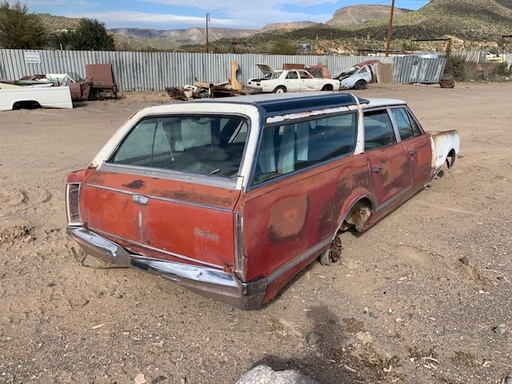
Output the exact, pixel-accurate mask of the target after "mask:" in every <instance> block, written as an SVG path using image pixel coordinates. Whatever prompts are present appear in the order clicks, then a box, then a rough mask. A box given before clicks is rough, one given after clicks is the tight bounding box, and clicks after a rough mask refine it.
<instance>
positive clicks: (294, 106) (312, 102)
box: [255, 93, 361, 116]
mask: <svg viewBox="0 0 512 384" xmlns="http://www.w3.org/2000/svg"><path fill="white" fill-rule="evenodd" d="M359 102H361V101H359ZM255 104H258V105H259V106H260V107H261V108H263V109H264V110H265V114H266V115H267V116H274V115H281V114H282V113H283V112H285V113H286V114H289V113H299V112H306V111H310V110H314V109H324V108H335V107H342V106H349V105H355V104H356V96H354V95H352V94H350V93H335V94H332V93H330V94H327V95H325V96H323V95H322V96H310V97H307V95H304V97H298V98H282V99H272V100H264V101H263V100H262V101H257V102H256V103H255Z"/></svg>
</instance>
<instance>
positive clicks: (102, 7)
mask: <svg viewBox="0 0 512 384" xmlns="http://www.w3.org/2000/svg"><path fill="white" fill-rule="evenodd" d="M9 3H11V4H14V3H15V1H14V0H9ZM21 3H22V4H26V5H27V6H28V10H29V13H49V14H51V15H55V16H66V17H76V18H81V17H86V18H89V19H97V20H99V21H101V22H103V23H105V25H106V27H107V28H121V27H126V28H154V29H184V28H188V27H204V25H205V17H206V14H207V13H208V14H209V16H210V23H209V26H210V27H211V28H249V29H258V28H262V27H264V26H265V25H266V24H269V23H279V22H293V21H314V22H320V23H324V22H326V21H328V20H330V19H331V18H332V16H333V14H334V12H336V10H337V9H339V8H343V7H346V6H349V5H356V4H377V5H391V0H340V1H334V0H317V1H314V0H313V1H312V0H249V1H247V0H245V1H244V0H128V1H126V0H124V1H123V0H103V1H100V0H90V1H87V0H26V1H23V0H22V1H21ZM427 3H428V0H395V7H399V8H407V9H418V8H421V7H423V6H424V5H425V4H427ZM183 4H187V5H186V6H183Z"/></svg>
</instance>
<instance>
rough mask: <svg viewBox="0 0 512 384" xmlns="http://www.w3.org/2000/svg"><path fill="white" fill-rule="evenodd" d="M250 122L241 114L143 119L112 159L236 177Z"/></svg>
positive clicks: (180, 170)
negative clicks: (240, 115)
mask: <svg viewBox="0 0 512 384" xmlns="http://www.w3.org/2000/svg"><path fill="white" fill-rule="evenodd" d="M247 132H248V123H247V121H246V120H245V119H244V118H242V117H239V116H229V117H222V116H217V115H215V116H179V117H178V116H173V117H153V118H147V119H144V120H141V121H140V122H139V123H137V124H136V125H135V126H134V127H133V129H132V130H131V131H130V132H129V134H128V135H127V136H126V138H125V139H124V140H123V141H122V143H121V144H120V146H119V147H118V149H117V150H116V151H115V153H114V155H113V156H112V157H111V159H110V160H109V163H113V164H125V165H133V166H139V167H149V168H158V169H168V170H172V171H179V172H187V173H197V174H202V175H216V176H224V177H236V176H237V175H238V171H239V168H240V162H241V159H242V153H243V151H244V147H245V140H246V138H247Z"/></svg>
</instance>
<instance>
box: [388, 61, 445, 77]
mask: <svg viewBox="0 0 512 384" xmlns="http://www.w3.org/2000/svg"><path fill="white" fill-rule="evenodd" d="M445 66H446V58H444V57H438V58H422V57H418V56H414V55H410V56H403V57H395V60H394V65H393V77H394V79H395V81H396V82H398V83H421V84H434V83H438V82H439V79H440V77H441V76H442V75H443V72H444V67H445Z"/></svg>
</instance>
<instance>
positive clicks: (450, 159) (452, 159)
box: [446, 149, 456, 169]
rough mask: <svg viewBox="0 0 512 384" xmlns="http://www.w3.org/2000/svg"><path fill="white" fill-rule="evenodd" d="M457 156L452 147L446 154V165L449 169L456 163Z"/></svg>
mask: <svg viewBox="0 0 512 384" xmlns="http://www.w3.org/2000/svg"><path fill="white" fill-rule="evenodd" d="M455 158H456V156H455V150H454V149H452V150H450V152H449V153H448V156H446V166H447V167H448V169H450V168H451V167H452V166H453V163H455Z"/></svg>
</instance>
